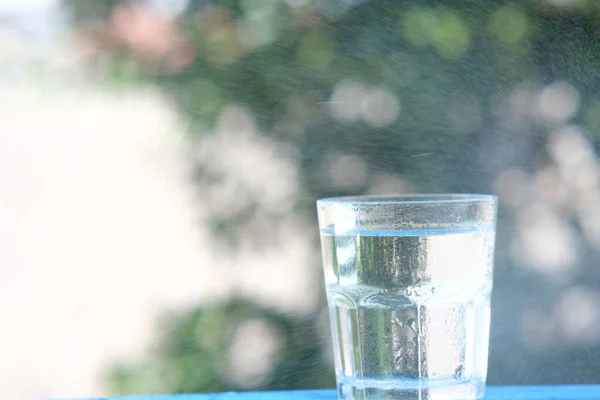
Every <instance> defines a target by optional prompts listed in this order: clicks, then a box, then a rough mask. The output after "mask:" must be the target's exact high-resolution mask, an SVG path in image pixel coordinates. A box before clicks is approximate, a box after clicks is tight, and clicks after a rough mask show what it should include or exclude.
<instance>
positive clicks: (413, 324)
mask: <svg viewBox="0 0 600 400" xmlns="http://www.w3.org/2000/svg"><path fill="white" fill-rule="evenodd" d="M407 322H408V326H409V327H410V329H412V330H413V331H415V332H417V323H416V322H415V320H414V319H412V318H410V319H409V320H408V321H407Z"/></svg>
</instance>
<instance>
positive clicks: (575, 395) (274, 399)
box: [89, 385, 600, 400]
mask: <svg viewBox="0 0 600 400" xmlns="http://www.w3.org/2000/svg"><path fill="white" fill-rule="evenodd" d="M261 399H265V400H284V399H285V400H337V392H336V391H335V390H304V391H280V392H277V391H273V392H235V393H233V392H229V393H214V394H180V395H161V396H126V397H120V398H119V397H112V398H109V397H103V398H96V399H89V400H261ZM592 399H594V400H600V385H577V386H575V385H573V386H490V387H488V388H487V390H486V395H485V397H484V400H592Z"/></svg>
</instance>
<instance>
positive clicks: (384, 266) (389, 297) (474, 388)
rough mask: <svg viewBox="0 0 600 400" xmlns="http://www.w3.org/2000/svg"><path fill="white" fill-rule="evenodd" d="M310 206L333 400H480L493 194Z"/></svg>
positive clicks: (345, 201) (369, 199)
mask: <svg viewBox="0 0 600 400" xmlns="http://www.w3.org/2000/svg"><path fill="white" fill-rule="evenodd" d="M317 208H318V214H319V226H320V232H321V245H322V252H323V264H324V270H325V281H326V285H327V299H328V303H329V310H330V318H331V330H332V337H333V348H334V353H335V354H334V356H335V370H336V371H335V372H336V377H337V384H338V396H339V398H340V399H403V400H404V399H406V400H409V399H419V400H425V399H428V400H434V399H440V400H449V399H457V400H458V399H460V400H468V399H476V398H480V397H482V396H483V394H484V391H485V379H486V373H487V357H488V340H489V326H490V293H491V290H492V267H493V258H494V238H495V228H496V209H497V201H496V197H495V196H488V195H462V194H450V195H409V196H396V197H385V196H375V197H372V196H365V197H340V198H330V199H322V200H319V201H318V202H317Z"/></svg>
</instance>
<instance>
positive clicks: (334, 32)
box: [69, 0, 600, 394]
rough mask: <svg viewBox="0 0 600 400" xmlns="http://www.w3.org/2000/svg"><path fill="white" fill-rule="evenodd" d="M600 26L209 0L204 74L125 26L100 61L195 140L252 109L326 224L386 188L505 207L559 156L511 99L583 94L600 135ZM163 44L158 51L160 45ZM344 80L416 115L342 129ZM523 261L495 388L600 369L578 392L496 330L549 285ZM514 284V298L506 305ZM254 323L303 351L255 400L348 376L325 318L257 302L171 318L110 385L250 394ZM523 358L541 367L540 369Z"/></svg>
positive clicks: (502, 12) (453, 5) (551, 12)
mask: <svg viewBox="0 0 600 400" xmlns="http://www.w3.org/2000/svg"><path fill="white" fill-rule="evenodd" d="M124 3H126V2H123V1H114V0H111V1H104V0H103V1H95V0H94V1H91V0H73V1H71V2H69V5H70V8H71V10H72V15H73V17H74V23H75V26H78V27H82V28H84V27H85V26H86V24H89V22H90V21H98V20H100V21H107V20H109V19H110V18H111V15H112V13H113V12H114V7H115V6H117V5H121V6H122V5H123V4H124ZM599 13H600V5H599V2H598V1H596V0H587V1H577V2H575V1H573V2H572V5H571V6H565V7H559V6H555V5H552V4H551V2H548V1H543V0H535V1H534V0H531V1H524V0H498V1H488V0H481V1H479V0H471V1H466V0H445V1H438V0H420V1H400V0H371V1H342V0H331V1H329V0H327V1H318V0H307V1H300V0H298V1H293V0H288V1H274V0H273V1H266V0H265V1H249V0H214V1H200V0H193V1H191V3H190V4H189V6H188V8H187V10H186V12H185V13H184V14H183V15H180V16H178V17H177V19H176V25H177V30H178V31H179V32H181V35H182V37H183V38H184V40H185V42H186V43H187V45H188V46H189V48H188V51H189V52H190V54H191V56H190V58H189V62H182V63H181V64H175V65H174V66H173V65H170V64H169V60H174V59H176V57H179V56H178V55H177V54H176V50H177V46H176V45H175V50H170V51H167V52H165V53H164V54H159V55H158V56H156V55H153V56H148V54H145V53H143V52H141V51H140V50H139V49H136V48H135V46H133V45H129V44H127V43H125V44H124V41H123V40H122V38H118V37H112V36H111V35H110V34H111V33H113V32H112V30H111V29H112V28H111V26H110V24H109V25H107V27H106V30H107V31H108V33H109V35H108V36H109V37H110V39H105V40H108V41H109V42H111V45H110V46H105V47H106V48H107V49H108V50H107V51H106V52H105V53H103V54H102V55H101V56H100V57H99V58H98V59H97V60H96V61H95V62H96V63H98V65H105V66H106V68H105V69H104V70H102V71H100V72H102V74H104V75H105V76H109V77H110V79H112V80H113V81H115V80H116V81H119V80H124V81H130V82H152V83H155V84H156V85H158V86H160V87H161V88H163V89H164V91H165V92H166V93H168V94H170V95H171V96H172V98H173V99H174V100H175V102H176V103H177V105H178V107H179V109H180V110H181V112H182V114H183V115H185V116H186V117H187V119H188V120H189V121H190V123H191V127H190V132H191V134H192V136H193V137H192V140H202V136H203V135H205V134H207V132H210V131H211V130H212V129H213V128H214V127H215V123H216V121H217V119H218V117H219V115H220V113H221V112H222V110H223V107H225V106H226V105H229V104H237V105H241V106H243V107H245V108H247V109H249V110H250V111H251V112H252V114H253V115H254V116H255V117H256V119H257V121H258V124H259V126H260V128H261V131H262V132H263V134H264V135H267V136H269V137H271V138H273V139H275V140H277V141H279V142H282V143H285V144H286V145H288V146H290V147H292V148H294V149H296V150H297V152H298V154H299V158H298V168H299V170H300V176H301V179H302V185H301V187H302V193H301V195H300V196H298V199H297V204H296V208H295V209H296V210H297V211H298V212H299V213H301V214H303V215H305V216H306V218H314V211H313V209H314V200H315V199H316V198H319V197H324V196H330V195H343V194H356V193H363V192H365V191H367V190H369V187H370V186H369V185H370V184H371V183H372V181H373V179H375V178H374V177H375V176H376V174H378V173H387V174H392V175H396V174H397V175H401V176H404V177H407V178H408V179H410V181H411V182H413V183H414V184H415V187H416V188H418V190H419V191H421V192H489V191H491V185H490V182H492V181H493V180H494V179H495V178H497V177H498V175H499V174H500V173H501V172H502V171H503V170H505V169H507V168H519V169H522V170H525V171H531V170H532V169H533V168H534V167H535V165H536V163H537V161H538V160H539V159H540V157H543V156H544V155H543V151H542V150H540V149H541V145H540V143H543V141H544V140H545V139H544V135H542V134H541V132H542V131H543V129H544V128H540V127H536V126H533V125H534V124H530V125H531V126H528V128H527V132H533V134H529V133H528V134H527V135H525V134H524V133H523V132H524V128H523V127H522V126H521V125H518V124H517V123H513V125H511V127H510V129H508V128H506V125H507V124H510V123H511V122H510V119H509V118H505V117H502V118H500V117H498V111H497V109H495V107H496V106H497V104H496V103H495V102H496V101H497V98H498V96H501V95H508V94H509V92H510V91H511V90H512V89H513V88H514V87H516V86H517V85H518V84H520V83H522V82H526V81H530V82H535V83H537V84H548V83H551V82H553V81H557V80H566V81H569V82H570V83H571V84H573V85H574V86H575V87H576V88H577V89H578V90H579V93H580V96H581V99H582V101H581V104H583V105H584V107H583V109H582V110H581V112H580V113H578V114H577V115H576V116H575V121H576V122H580V123H582V125H584V126H587V127H588V128H589V129H590V130H591V131H592V132H597V131H598V128H599V127H600V121H599V118H598V113H599V111H600V105H599V104H600V103H599V100H598V97H597V94H596V93H595V88H597V87H598V85H599V84H600V74H598V72H597V71H598V69H597V67H598V54H599V53H598V43H600V18H598V14H599ZM156 24H159V23H158V22H156ZM148 26H149V27H148V29H153V25H152V24H149V25H148ZM157 29H158V28H157ZM105 36H106V35H105ZM105 36H103V37H105ZM149 36H150V37H151V39H150V43H154V42H157V41H158V39H159V38H160V35H159V36H157V37H156V38H153V37H152V35H149ZM163 36H164V35H163ZM174 54H175V55H174ZM102 74H100V75H102ZM341 81H347V82H357V83H359V84H360V85H362V87H364V88H367V89H365V90H371V89H369V88H378V90H380V92H381V90H383V91H384V93H391V94H392V95H393V96H395V97H396V98H397V99H398V105H399V107H400V111H399V115H398V117H397V118H395V119H392V121H391V122H390V123H387V122H386V121H385V120H383V119H381V120H376V119H373V118H371V119H369V118H366V117H360V116H358V117H356V118H354V117H353V118H350V119H348V120H338V119H336V118H334V117H333V116H332V112H330V109H329V108H330V107H334V105H332V104H331V103H330V102H331V98H332V96H333V95H334V94H335V90H336V88H338V86H337V85H338V84H339V83H340V82H341ZM382 88H383V89H382ZM348 100H351V99H348ZM384 105H385V104H384ZM380 108H381V107H375V110H374V111H372V113H374V115H375V113H376V111H378V110H379V109H380ZM374 121H375V122H374ZM377 121H383V122H379V123H377ZM506 143H508V146H506ZM503 146H504V147H503ZM335 152H338V153H339V152H341V153H344V154H351V155H356V156H358V157H360V158H361V159H362V160H363V161H364V162H365V163H366V165H367V166H368V171H369V175H368V176H367V178H366V179H365V180H364V181H363V182H360V184H359V185H357V186H356V185H355V186H352V187H349V188H345V187H337V186H336V185H334V184H332V182H331V181H328V180H327V179H323V175H324V173H325V172H324V165H326V162H327V159H328V157H329V156H330V155H331V154H332V153H335ZM422 154H425V155H430V156H423V157H420V156H419V155H422ZM234 226H235V225H234ZM221 229H222V226H221ZM511 229H513V228H512V227H511V225H510V221H504V222H501V226H500V232H499V248H500V250H502V249H505V248H506V247H508V245H507V244H506V243H507V242H506V238H507V237H508V236H510V234H511V233H510V232H511ZM226 231H227V234H230V235H235V231H234V230H232V229H229V230H227V229H226ZM505 254H506V252H504V253H503V252H502V251H500V252H499V261H498V263H499V264H500V265H499V267H500V268H497V270H498V272H497V273H496V281H497V282H499V283H500V285H499V286H500V289H498V290H497V291H496V292H495V294H494V296H495V297H494V307H496V309H495V312H496V314H495V315H496V316H497V317H496V319H495V320H494V321H495V322H494V323H495V324H496V325H494V326H493V329H492V354H491V361H490V382H491V383H512V384H517V383H560V382H563V383H565V382H567V381H568V382H580V381H583V382H585V381H586V380H587V381H589V380H590V379H591V380H592V381H593V380H594V375H593V374H592V372H590V371H592V370H594V366H595V367H596V368H595V369H596V370H598V365H597V364H598V363H597V362H596V361H593V360H591V361H589V360H588V361H589V362H588V363H587V364H586V363H583V364H584V365H583V366H581V369H580V370H578V371H579V372H578V375H577V376H575V375H573V374H571V375H569V372H568V371H565V370H564V369H563V370H562V371H559V372H555V373H554V375H553V374H548V373H545V372H544V373H541V372H536V368H535V365H538V366H539V367H540V368H538V369H539V370H540V371H544V368H542V366H543V365H545V363H547V362H549V361H548V357H550V359H552V358H551V356H549V355H548V356H544V357H541V358H540V357H538V358H535V357H534V356H533V355H531V354H527V352H526V351H525V350H524V346H525V345H524V344H523V343H522V342H519V338H518V333H515V332H514V329H512V328H511V327H509V326H505V325H504V324H499V323H497V322H496V321H501V320H502V318H503V316H505V317H507V318H514V316H512V315H508V314H509V313H511V312H513V311H514V308H513V309H511V308H510V306H509V305H512V307H518V306H516V304H518V302H520V301H521V302H523V301H527V299H526V298H525V296H527V295H526V294H519V293H521V292H526V291H527V290H524V288H525V287H526V286H527V285H530V284H532V282H534V281H533V279H534V277H532V276H529V277H528V276H524V275H519V274H518V273H517V272H516V269H515V268H514V264H513V263H512V261H511V260H510V259H509V258H508V257H507V256H506V255H505ZM503 282H504V283H507V284H509V285H507V286H510V288H509V289H506V290H504V291H503V290H502V283H503ZM533 285H534V287H535V288H537V289H536V290H537V292H539V296H540V298H544V299H547V300H548V301H552V296H553V295H552V294H549V293H548V290H546V292H544V290H545V289H544V288H546V289H547V288H548V287H549V286H544V285H547V283H544V282H539V281H535V283H533ZM516 288H522V289H523V290H522V291H519V290H517V289H516ZM534 292H536V291H534ZM529 293H530V294H529V295H530V296H531V291H529ZM544 293H545V294H544ZM543 296H545V297H543ZM323 303H324V302H323ZM504 305H506V306H504ZM502 307H504V308H502ZM511 310H513V311H511ZM247 318H259V319H264V320H266V321H269V322H270V323H272V324H274V325H275V326H276V327H277V328H278V329H279V330H280V331H281V332H283V333H282V337H283V338H284V340H285V346H284V351H283V354H282V355H281V356H280V358H279V361H278V363H277V366H276V368H275V370H274V371H275V373H274V374H273V376H271V377H270V378H269V379H268V380H266V381H264V382H261V383H260V384H257V385H255V386H252V388H253V389H294V388H316V387H327V386H329V387H331V386H333V385H334V380H333V373H332V367H331V366H330V365H329V364H328V363H327V362H325V361H324V352H326V351H328V350H327V347H326V340H325V339H323V337H324V336H323V335H322V334H320V333H319V330H318V328H317V325H316V323H315V321H316V320H315V318H314V317H311V318H306V319H302V318H298V317H291V316H285V315H277V314H275V313H274V312H272V311H271V310H268V309H263V308H261V307H259V306H256V305H253V304H252V303H250V302H248V301H241V300H235V301H230V302H226V303H225V304H220V305H213V306H207V307H200V308H198V309H195V310H192V311H184V312H181V313H175V314H172V315H170V316H169V317H168V318H166V319H165V320H163V322H162V325H161V327H160V328H159V330H158V332H159V334H160V339H159V341H158V343H157V345H156V348H155V349H154V350H153V351H152V352H151V355H150V358H149V359H148V360H145V361H144V362H143V363H141V364H140V365H137V366H136V365H122V366H118V367H116V368H115V369H114V370H113V371H112V372H111V373H110V374H109V381H110V384H111V385H112V387H113V389H114V391H115V392H116V393H125V394H128V393H140V392H152V393H155V392H168V393H171V392H205V391H222V390H239V389H241V388H240V387H238V386H236V385H235V384H234V383H232V382H231V381H229V380H228V379H227V374H226V373H225V372H224V370H223V369H224V368H225V367H224V365H225V363H226V357H227V356H226V355H227V350H226V349H227V348H228V346H229V344H230V342H231V335H232V334H233V333H232V332H234V331H235V329H236V326H238V325H239V324H240V323H241V322H242V320H245V319H247ZM321 330H322V329H321ZM325 337H326V335H325ZM495 338H496V339H498V338H502V341H499V340H496V341H495ZM509 338H510V339H509ZM494 346H496V347H494ZM506 354H508V355H506ZM573 354H575V353H573ZM505 355H506V356H505ZM523 357H528V360H529V362H530V367H527V368H525V367H523V366H522V365H523V363H524V362H525V361H524V359H523ZM525 369H526V371H527V373H524V372H523V371H524V370H525ZM586 371H587V375H586ZM590 374H592V375H590ZM561 377H562V378H561ZM561 379H562V380H561Z"/></svg>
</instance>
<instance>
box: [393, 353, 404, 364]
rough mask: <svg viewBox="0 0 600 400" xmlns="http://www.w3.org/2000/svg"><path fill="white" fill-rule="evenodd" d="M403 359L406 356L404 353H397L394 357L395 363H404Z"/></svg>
mask: <svg viewBox="0 0 600 400" xmlns="http://www.w3.org/2000/svg"><path fill="white" fill-rule="evenodd" d="M402 361H404V357H402V354H398V355H396V358H394V363H396V364H400V363H402Z"/></svg>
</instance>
